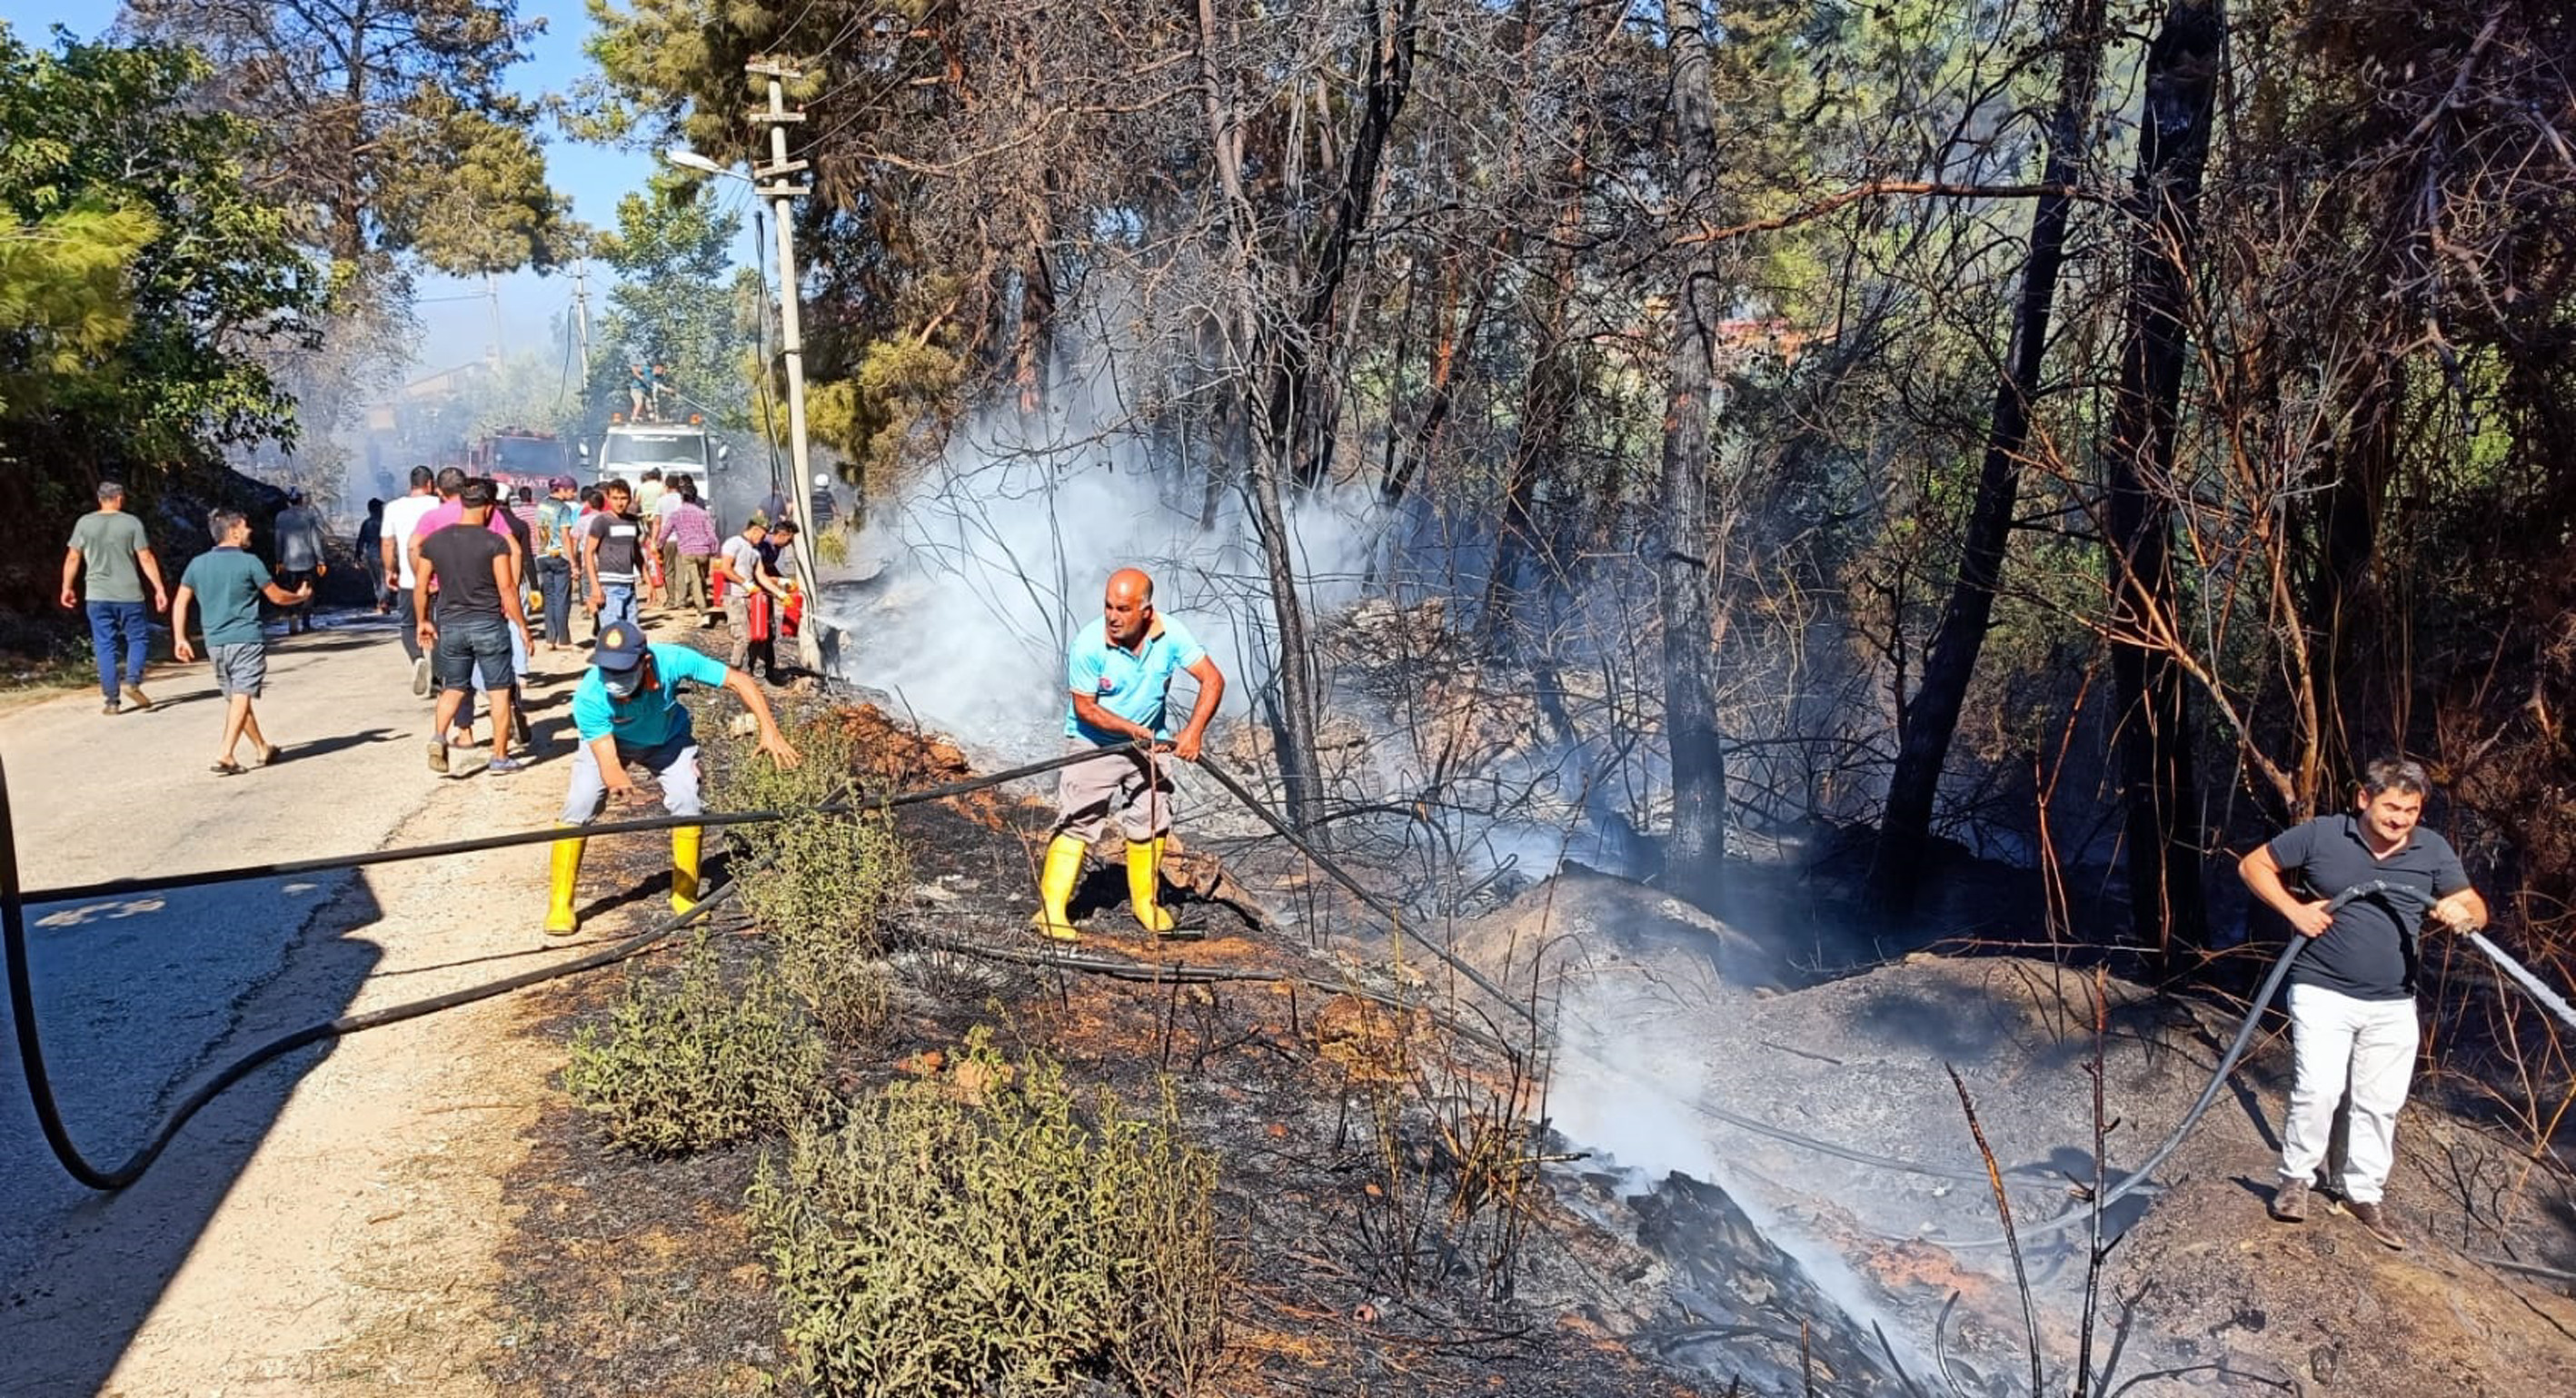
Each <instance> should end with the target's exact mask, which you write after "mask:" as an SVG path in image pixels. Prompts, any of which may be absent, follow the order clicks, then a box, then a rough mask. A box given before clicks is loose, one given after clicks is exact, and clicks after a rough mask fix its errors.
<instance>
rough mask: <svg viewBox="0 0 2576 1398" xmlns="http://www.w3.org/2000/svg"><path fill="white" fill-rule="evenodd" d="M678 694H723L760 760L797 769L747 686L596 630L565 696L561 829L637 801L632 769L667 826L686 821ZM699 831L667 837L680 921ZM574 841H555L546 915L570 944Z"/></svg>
mask: <svg viewBox="0 0 2576 1398" xmlns="http://www.w3.org/2000/svg"><path fill="white" fill-rule="evenodd" d="M682 684H701V685H721V686H723V687H724V688H726V689H729V690H732V691H733V693H734V695H735V697H737V698H739V699H740V700H742V703H743V707H744V708H747V709H749V710H751V715H752V717H753V718H754V719H757V720H758V721H759V723H760V750H761V751H762V752H764V753H767V754H768V755H769V759H770V760H771V761H773V762H775V763H777V764H778V765H780V766H782V767H793V766H795V765H796V764H797V763H798V762H800V761H802V760H803V759H802V758H801V757H800V756H799V755H798V753H797V751H796V749H795V748H794V747H793V746H792V745H790V744H789V743H788V741H787V737H786V735H785V734H783V733H780V732H779V731H778V720H777V719H776V718H775V717H774V716H772V715H771V713H770V712H769V701H768V700H767V699H765V698H763V697H762V696H761V693H760V686H758V685H756V684H754V683H752V680H751V676H749V675H746V674H744V673H743V672H741V671H740V670H736V669H733V668H731V667H729V666H726V665H723V664H720V663H719V662H717V661H716V660H715V659H714V658H713V657H711V656H707V655H702V654H700V653H699V652H697V651H694V650H691V649H690V648H689V647H687V646H683V645H676V644H669V643H660V644H655V643H648V642H646V640H645V639H644V630H643V628H642V627H639V626H637V625H636V624H635V623H634V622H631V621H613V622H610V623H609V624H608V625H607V626H605V627H603V628H601V630H600V633H599V643H598V644H597V645H595V646H593V647H592V648H591V667H590V669H589V670H588V671H587V672H586V673H584V674H583V675H582V677H581V682H580V683H579V684H577V685H575V686H574V687H573V692H572V722H573V728H574V730H575V731H576V732H578V733H579V734H580V735H581V744H580V746H579V747H577V748H575V749H574V751H573V757H572V788H571V790H570V791H568V792H566V793H565V795H564V807H563V814H562V816H561V817H560V818H559V823H560V824H562V825H565V826H580V825H587V824H589V823H590V822H591V821H592V820H594V819H596V818H597V817H598V815H599V811H600V807H601V806H602V805H603V804H604V803H605V802H606V801H608V800H611V799H614V800H616V801H617V802H618V803H619V804H621V805H631V804H634V803H636V802H637V801H638V799H639V798H638V796H637V793H636V789H635V782H634V779H633V778H631V777H629V776H627V774H626V768H627V766H628V764H630V763H633V764H637V765H640V766H643V767H645V768H646V769H648V770H650V771H651V772H652V773H653V777H654V779H655V780H656V781H658V782H660V783H661V786H662V807H663V809H664V810H666V811H669V812H670V813H671V814H672V815H675V816H694V815H697V814H699V813H700V812H701V811H702V810H703V809H704V808H703V807H702V806H701V805H700V804H699V800H698V743H697V738H696V736H695V735H694V734H692V733H691V731H690V727H689V711H688V709H687V708H685V707H683V706H682V705H681V703H680V696H679V688H678V687H679V686H680V685H682ZM698 835H699V827H697V826H694V825H683V826H680V827H678V828H676V829H674V830H673V831H672V832H671V910H672V911H673V912H681V913H684V912H687V911H688V910H689V909H690V907H691V906H693V905H694V904H695V903H696V902H697V899H698ZM585 843H586V841H584V840H583V839H582V837H580V836H578V835H571V836H566V837H565V838H563V839H560V840H557V841H555V845H554V867H553V878H552V880H551V884H550V889H549V894H550V896H549V901H548V902H547V905H546V932H547V934H548V935H550V936H557V937H561V936H569V935H570V934H571V933H572V932H573V931H574V930H575V929H576V928H578V927H579V926H580V925H581V920H580V917H579V916H578V915H577V914H576V913H574V911H573V906H572V894H573V884H574V881H575V880H576V879H578V878H579V877H580V874H581V851H582V846H583V845H584V844H585Z"/></svg>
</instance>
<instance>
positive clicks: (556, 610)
mask: <svg viewBox="0 0 2576 1398" xmlns="http://www.w3.org/2000/svg"><path fill="white" fill-rule="evenodd" d="M537 592H538V594H539V595H540V596H542V597H544V598H545V602H546V643H547V644H549V645H558V646H559V645H563V644H564V643H566V642H568V641H570V640H571V639H572V563H571V561H570V560H569V559H562V558H540V559H538V560H537Z"/></svg>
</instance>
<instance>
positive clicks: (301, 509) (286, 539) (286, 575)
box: [272, 490, 331, 636]
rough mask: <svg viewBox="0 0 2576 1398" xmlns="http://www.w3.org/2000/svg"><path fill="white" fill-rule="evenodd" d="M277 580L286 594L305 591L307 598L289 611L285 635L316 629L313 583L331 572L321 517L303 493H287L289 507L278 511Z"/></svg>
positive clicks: (298, 491)
mask: <svg viewBox="0 0 2576 1398" xmlns="http://www.w3.org/2000/svg"><path fill="white" fill-rule="evenodd" d="M272 528H274V529H275V530H276V533H277V581H278V583H279V585H281V586H283V587H284V588H285V589H286V590H287V591H289V592H293V591H295V590H297V589H299V588H300V589H302V590H303V592H304V595H305V597H306V598H307V599H308V600H306V601H303V602H299V603H297V604H296V605H294V606H292V607H289V608H287V609H286V634H287V635H289V636H294V635H299V634H301V633H303V632H306V631H310V630H312V629H313V603H312V602H311V600H310V599H311V597H312V596H313V588H312V586H311V585H312V584H313V583H315V582H317V581H319V580H320V579H321V578H322V576H323V575H324V574H325V573H328V572H330V571H331V565H330V563H329V562H328V561H327V559H326V558H325V557H324V552H323V541H322V516H321V515H320V514H319V513H317V512H316V511H315V510H314V509H313V508H312V507H311V506H310V505H307V504H305V503H304V492H303V491H301V490H290V491H288V492H286V508H285V509H282V510H280V511H278V512H277V522H276V524H275V525H273V526H272Z"/></svg>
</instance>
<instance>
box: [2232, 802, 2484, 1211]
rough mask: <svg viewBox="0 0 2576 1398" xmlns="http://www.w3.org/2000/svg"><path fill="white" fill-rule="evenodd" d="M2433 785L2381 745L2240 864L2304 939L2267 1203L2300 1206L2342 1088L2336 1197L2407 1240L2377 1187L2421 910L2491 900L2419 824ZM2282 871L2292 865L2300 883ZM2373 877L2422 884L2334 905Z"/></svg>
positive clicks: (2478, 917)
mask: <svg viewBox="0 0 2576 1398" xmlns="http://www.w3.org/2000/svg"><path fill="white" fill-rule="evenodd" d="M2431 786H2432V783H2431V782H2430V781H2429V780H2428V779H2427V778H2426V777H2425V775H2424V769H2423V768H2422V767H2421V766H2419V765H2417V764H2416V763H2413V762H2406V761H2401V760H2399V759H2396V758H2381V759H2379V760H2378V761H2375V762H2373V763H2371V764H2370V765H2369V766H2368V767H2366V768H2364V769H2363V770H2362V782H2361V789H2360V791H2359V793H2358V794H2357V795H2356V796H2355V797H2354V799H2353V807H2354V809H2352V810H2350V811H2346V812H2344V813H2343V814H2341V815H2330V816H2319V817H2317V818H2316V819H2314V820H2311V821H2308V822H2306V823H2304V824H2301V825H2295V826H2292V827H2291V828H2289V829H2288V830H2285V831H2283V832H2281V833H2280V834H2279V835H2278V836H2275V837H2274V838H2273V840H2272V842H2271V843H2270V844H2267V845H2263V846H2261V847H2259V848H2257V849H2256V850H2255V851H2254V852H2253V853H2252V854H2249V855H2247V856H2245V858H2244V859H2243V860H2242V861H2240V862H2239V863H2238V865H2237V873H2238V875H2239V876H2240V877H2242V878H2243V879H2244V880H2245V887H2246V888H2247V889H2248V890H2250V891H2251V892H2252V893H2253V894H2254V896H2255V897H2256V898H2259V899H2261V900H2262V901H2263V902H2264V903H2266V904H2268V905H2270V907H2271V908H2272V910H2273V911H2274V912H2277V913H2279V914H2280V915H2281V916H2282V917H2284V918H2287V919H2289V922H2290V926H2291V928H2292V930H2294V931H2295V932H2297V933H2298V934H2299V935H2301V936H2304V937H2307V938H2310V939H2311V940H2310V941H2309V943H2308V949H2307V952H2306V954H2305V955H2303V956H2301V957H2300V958H2299V960H2298V962H2297V963H2296V964H2295V965H2293V966H2292V967H2291V968H2290V1056H2291V1065H2290V1074H2291V1076H2290V1110H2289V1116H2288V1119H2287V1120H2286V1121H2284V1122H2283V1123H2282V1127H2281V1182H2280V1185H2279V1187H2278V1188H2277V1189H2275V1190H2274V1191H2273V1194H2272V1216H2273V1217H2274V1218H2276V1219H2279V1220H2280V1221H2282V1222H2283V1223H2297V1222H2300V1221H2302V1220H2304V1219H2305V1218H2306V1217H2307V1202H2308V1191H2309V1189H2310V1188H2311V1187H2312V1186H2313V1185H2314V1183H2315V1176H2316V1173H2317V1167H2319V1166H2320V1165H2323V1164H2324V1163H2325V1160H2326V1154H2327V1142H2328V1140H2329V1139H2330V1138H2331V1137H2332V1135H2333V1133H2334V1117H2335V1108H2336V1106H2337V1104H2339V1103H2340V1102H2342V1101H2343V1100H2344V1094H2345V1090H2346V1089H2347V1088H2349V1089H2350V1091H2351V1098H2352V1112H2351V1131H2350V1133H2349V1141H2348V1148H2347V1151H2346V1155H2347V1158H2346V1159H2345V1161H2344V1162H2343V1178H2342V1180H2341V1181H2339V1184H2340V1187H2341V1191H2342V1198H2343V1206H2344V1209H2345V1210H2346V1211H2347V1212H2349V1213H2350V1214H2351V1215H2352V1216H2353V1219H2354V1221H2356V1222H2358V1223H2359V1224H2361V1226H2362V1227H2363V1228H2364V1229H2366V1230H2368V1232H2369V1233H2370V1235H2371V1236H2372V1237H2373V1238H2376V1239H2378V1240H2379V1242H2380V1243H2381V1245H2383V1246H2385V1247H2389V1248H2395V1249H2403V1248H2404V1247H2405V1246H2406V1235H2405V1233H2404V1231H2403V1230H2402V1229H2400V1228H2399V1227H2398V1226H2397V1223H2396V1221H2395V1220H2393V1219H2391V1218H2390V1217H2389V1216H2388V1210H2387V1207H2386V1205H2385V1204H2383V1203H2382V1202H2381V1194H2382V1192H2383V1191H2384V1189H2385V1187H2386V1186H2387V1183H2388V1171H2389V1167H2390V1166H2391V1165H2392V1164H2394V1163H2395V1160H2396V1133H2397V1111H2398V1108H2400V1107H2402V1106H2404V1105H2405V1104H2406V1090H2407V1086H2408V1082H2409V1079H2410V1078H2411V1077H2412V1075H2413V1073H2414V1068H2415V1046H2416V1042H2417V1038H2418V1032H2419V1031H2418V1027H2417V1025H2416V1021H2415V974H2416V968H2417V966H2418V965H2419V964H2420V962H2421V957H2420V956H2419V954H2418V948H2417V946H2416V939H2415V927H2416V923H2417V921H2418V918H2419V915H2422V910H2423V909H2426V908H2430V909H2431V912H2430V914H2429V918H2430V920H2431V921H2432V922H2433V923H2434V924H2435V925H2437V926H2440V927H2442V928H2445V929H2447V930H2450V931H2453V932H2474V931H2476V930H2477V929H2478V928H2479V927H2481V926H2484V925H2485V923H2486V920H2487V905H2486V900H2485V899H2483V898H2481V897H2479V896H2478V892H2477V890H2476V889H2474V888H2472V887H2470V886H2469V876H2468V873H2467V871H2465V870H2463V869H2462V868H2461V867H2460V856H2459V855H2458V853H2456V852H2455V851H2453V850H2452V848H2451V845H2450V842H2449V841H2447V840H2445V839H2443V838H2442V837H2441V836H2440V835H2437V834H2435V833H2433V832H2432V831H2430V830H2424V829H2420V828H2418V826H2417V824H2416V822H2417V821H2418V820H2419V819H2421V818H2422V816H2423V814H2424V795H2425V793H2426V792H2427V791H2429V790H2430V789H2431ZM2284 875H2289V876H2292V877H2293V878H2295V880H2296V881H2297V884H2298V891H2296V892H2294V891H2292V888H2291V886H2290V883H2289V881H2287V880H2285V879H2284V877H2283V876H2284ZM2374 881H2378V882H2385V883H2388V884H2391V885H2396V886H2399V887H2402V888H2405V889H2410V890H2412V891H2413V892H2414V893H2415V894H2416V895H2417V896H2416V897H2415V898H2411V899H2410V898H2405V897H2382V896H2376V895H2365V896H2363V897H2359V898H2355V899H2353V900H2351V901H2350V902H2347V903H2345V904H2344V905H2343V906H2342V907H2341V908H2333V907H2332V904H2333V900H2334V898H2335V897H2336V895H2338V894H2342V893H2346V892H2349V891H2351V890H2352V889H2355V888H2358V887H2361V886H2363V885H2365V884H2369V883H2372V882H2374ZM2330 909H2331V911H2330Z"/></svg>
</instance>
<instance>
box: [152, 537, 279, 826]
mask: <svg viewBox="0 0 2576 1398" xmlns="http://www.w3.org/2000/svg"><path fill="white" fill-rule="evenodd" d="M206 528H207V531H208V532H210V533H212V534H213V535H214V536H215V546H214V547H213V548H212V549H209V550H207V551H206V552H204V553H201V554H198V555H197V556H196V557H194V558H192V559H189V560H188V566H187V568H186V570H185V571H183V572H181V573H180V574H179V596H178V598H177V600H176V602H175V603H174V605H173V606H172V607H171V608H170V637H171V647H170V650H171V653H172V654H173V655H176V656H177V657H179V663H181V664H183V665H184V664H187V663H189V662H191V661H193V660H195V659H196V658H197V653H196V651H195V650H193V649H192V648H190V646H189V645H188V609H189V607H190V606H191V605H193V604H196V603H199V602H202V603H204V604H205V609H206V658H207V659H208V660H209V661H212V662H213V664H214V667H215V692H216V693H218V694H221V695H223V696H224V700H225V704H224V745H223V748H222V749H221V750H220V751H219V752H217V753H216V754H215V765H214V772H215V774H216V775H218V776H226V777H229V776H233V775H235V774H237V773H239V772H240V771H241V764H240V763H238V762H235V761H233V748H234V747H235V745H237V744H239V743H240V742H241V740H242V738H243V736H244V735H248V736H249V738H250V745H251V746H252V747H254V748H256V749H258V750H259V765H261V766H263V767H265V766H267V765H268V764H270V763H272V762H275V761H276V760H277V749H276V747H275V746H273V745H272V744H270V742H269V741H268V735H266V734H264V733H262V732H260V731H259V716H258V715H257V714H254V713H252V712H251V707H250V706H251V701H252V700H254V699H257V698H258V697H259V696H260V691H261V690H263V689H265V688H267V686H268V638H267V637H266V636H264V635H262V634H261V633H260V629H259V599H260V598H262V597H266V598H267V599H268V600H269V601H271V602H274V603H276V604H277V605H279V606H281V607H292V606H295V605H297V604H298V603H302V602H309V601H311V600H313V584H312V583H311V582H309V581H308V582H306V583H305V584H304V585H303V586H302V587H300V588H298V589H296V590H295V591H293V592H289V591H287V590H286V589H285V588H282V587H279V586H278V585H277V584H276V583H275V582H274V581H272V580H271V579H270V578H269V576H268V565H266V564H264V563H262V562H260V561H259V559H258V558H257V557H256V556H254V555H252V554H251V553H250V552H249V551H248V550H246V549H245V548H244V547H243V545H245V544H248V543H249V542H250V521H249V520H247V519H244V518H242V513H241V511H239V510H217V511H215V512H214V514H212V515H210V516H208V517H207V520H206Z"/></svg>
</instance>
